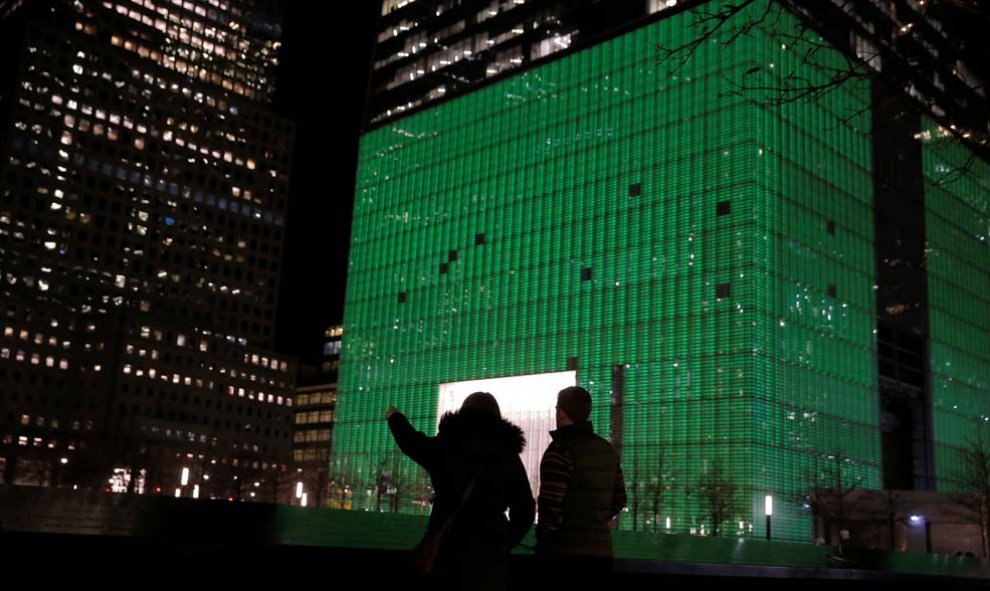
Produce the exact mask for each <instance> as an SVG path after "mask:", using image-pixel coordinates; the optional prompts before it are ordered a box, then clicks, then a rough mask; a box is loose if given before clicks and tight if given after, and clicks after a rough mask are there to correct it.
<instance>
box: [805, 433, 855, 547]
mask: <svg viewBox="0 0 990 591" xmlns="http://www.w3.org/2000/svg"><path fill="white" fill-rule="evenodd" d="M852 466H853V461H852V459H851V458H850V457H849V456H848V455H846V453H845V452H844V451H842V450H839V451H838V452H836V453H834V454H824V455H823V456H821V457H820V463H819V462H816V481H815V488H814V490H813V491H812V499H813V505H812V506H813V508H814V510H815V513H816V514H817V515H818V516H819V517H821V519H822V521H823V525H824V527H823V529H824V539H825V543H831V542H832V528H833V527H837V528H838V529H839V531H840V532H841V531H842V530H843V529H848V525H849V518H850V508H851V501H852V497H853V495H854V494H855V493H856V491H857V490H858V489H859V487H860V484H861V483H862V480H863V478H862V477H861V476H859V475H856V474H853V473H852Z"/></svg>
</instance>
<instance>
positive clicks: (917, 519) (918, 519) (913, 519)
mask: <svg viewBox="0 0 990 591" xmlns="http://www.w3.org/2000/svg"><path fill="white" fill-rule="evenodd" d="M910 519H911V523H921V520H922V519H924V518H923V517H922V516H921V515H912V516H911V517H910Z"/></svg>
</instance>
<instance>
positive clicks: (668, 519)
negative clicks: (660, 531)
mask: <svg viewBox="0 0 990 591" xmlns="http://www.w3.org/2000/svg"><path fill="white" fill-rule="evenodd" d="M666 525H667V529H670V517H668V518H667V519H666Z"/></svg>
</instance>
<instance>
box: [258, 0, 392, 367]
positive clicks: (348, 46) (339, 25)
mask: <svg viewBox="0 0 990 591" xmlns="http://www.w3.org/2000/svg"><path fill="white" fill-rule="evenodd" d="M282 5H283V10H284V22H283V29H284V34H283V47H282V54H281V64H280V69H279V72H278V80H277V91H276V95H275V111H276V112H277V113H279V114H281V115H282V116H284V117H287V118H288V119H290V120H292V121H294V122H295V123H296V142H295V151H294V154H293V163H292V177H291V187H290V190H289V214H288V222H287V226H286V241H285V249H284V255H283V257H282V284H281V289H280V291H279V307H278V320H277V323H276V332H275V348H276V350H277V351H279V352H281V353H288V354H290V355H294V356H296V357H299V358H300V359H301V360H304V361H307V360H309V361H314V360H317V359H318V358H319V354H320V351H321V348H322V336H323V329H324V327H325V326H327V325H328V324H331V323H339V322H341V321H342V320H343V305H344V287H345V283H346V279H347V251H348V243H349V241H350V233H351V206H352V204H353V200H354V173H355V168H356V162H357V142H358V133H359V130H360V126H361V121H362V120H363V118H364V115H363V113H364V100H365V95H366V91H367V77H368V71H369V69H370V67H371V66H370V64H371V51H372V47H373V44H374V40H375V31H374V27H375V22H376V17H377V12H378V6H379V3H378V2H370V1H368V0H363V1H361V2H347V3H337V2H303V1H301V0H285V1H284V2H283V3H282ZM344 7H346V10H349V11H351V12H346V13H345V12H343V11H342V10H341V9H342V8H344Z"/></svg>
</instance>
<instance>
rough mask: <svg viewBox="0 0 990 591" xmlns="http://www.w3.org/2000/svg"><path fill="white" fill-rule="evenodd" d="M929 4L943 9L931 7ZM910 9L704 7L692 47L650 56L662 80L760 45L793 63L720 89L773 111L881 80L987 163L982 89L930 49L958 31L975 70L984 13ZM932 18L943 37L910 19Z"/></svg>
mask: <svg viewBox="0 0 990 591" xmlns="http://www.w3.org/2000/svg"><path fill="white" fill-rule="evenodd" d="M934 4H939V6H937V7H935V6H930V5H934ZM949 4H951V5H954V6H957V8H951V7H949V6H947V5H949ZM910 10H914V11H916V14H912V13H911V12H910ZM910 10H905V11H904V13H903V14H900V13H901V10H898V16H896V17H895V16H885V11H884V10H883V8H882V7H878V6H877V3H876V2H873V1H871V0H832V1H824V2H823V1H821V0H736V1H729V2H709V3H704V4H702V5H701V6H699V7H697V8H695V9H693V10H692V11H691V12H690V16H689V17H687V18H690V19H692V20H691V24H690V25H688V26H689V28H690V29H691V33H692V34H691V35H690V40H689V41H686V42H684V43H682V44H680V45H675V46H665V45H658V46H656V52H657V56H658V61H659V62H660V63H662V64H663V65H665V66H666V67H667V74H668V75H669V76H675V75H678V73H679V72H680V70H682V69H683V68H684V67H685V66H686V65H687V64H688V63H689V62H690V61H691V59H692V58H693V57H694V56H695V55H696V54H697V53H698V52H699V51H700V50H702V49H703V48H706V47H708V46H711V45H713V44H714V45H717V46H720V47H727V46H731V45H732V44H734V43H736V42H738V41H740V40H743V39H745V38H748V37H756V36H761V37H763V38H765V39H769V40H771V41H773V42H774V43H775V44H777V46H779V47H780V48H781V49H783V50H785V51H788V52H789V53H790V54H791V55H793V56H796V58H797V59H792V60H786V61H787V62H788V64H756V63H754V64H753V65H752V66H751V67H750V68H749V69H747V70H745V71H738V72H730V73H729V74H725V73H723V74H722V75H721V76H722V78H723V80H724V81H725V82H726V83H727V85H728V86H729V87H730V88H731V89H732V90H730V91H727V92H725V93H723V94H725V95H736V96H740V97H744V98H746V99H748V100H750V101H752V102H753V103H755V104H759V105H762V106H768V107H773V106H779V105H782V104H786V103H790V102H795V101H799V100H800V101H812V102H814V101H817V100H818V99H820V98H822V97H823V96H826V95H828V94H830V93H832V92H833V91H836V90H837V89H840V88H842V87H843V86H845V84H846V83H847V82H849V81H851V80H856V79H861V80H863V79H873V78H878V77H881V76H882V77H884V79H885V80H887V81H889V82H891V83H892V84H893V85H894V86H896V87H899V88H900V89H901V91H902V92H903V93H904V94H905V95H907V96H910V97H912V98H913V100H914V102H915V103H916V104H917V105H918V106H919V108H920V109H921V110H922V111H924V112H925V113H926V114H927V115H928V116H930V117H932V118H933V119H935V120H937V121H939V123H940V124H941V125H942V127H943V128H945V129H947V130H951V133H952V134H953V135H954V136H955V137H956V138H957V139H959V140H961V141H963V142H964V143H966V144H967V145H969V147H970V148H971V149H973V150H974V151H978V152H980V153H981V154H983V155H984V157H987V156H988V155H990V149H988V148H987V146H988V145H990V137H988V136H990V134H988V131H990V126H988V125H987V119H988V118H990V107H988V105H987V104H986V102H985V101H984V100H983V98H982V96H981V95H980V89H979V86H978V85H975V86H974V83H973V82H971V81H967V79H966V78H965V77H961V76H960V71H961V70H960V69H959V68H958V67H957V66H956V65H955V62H953V61H952V60H944V59H940V56H939V55H938V54H935V53H934V52H931V51H930V48H931V47H934V46H937V45H940V44H945V43H949V40H951V39H953V38H954V37H953V36H952V35H951V34H950V30H956V29H959V28H960V26H961V27H962V28H963V29H965V31H966V34H967V38H966V39H965V41H966V42H965V43H961V44H957V45H958V46H959V48H960V51H961V52H962V55H966V56H967V57H966V58H965V59H966V60H967V61H966V65H968V66H980V64H982V61H983V60H982V54H983V53H985V52H982V51H981V49H984V48H986V47H987V43H986V41H983V40H981V39H979V34H978V33H974V32H973V30H974V29H976V27H974V26H973V25H972V24H971V21H975V20H977V17H979V18H982V19H984V20H987V21H990V19H987V17H986V16H985V15H984V16H979V15H981V14H982V13H981V12H980V11H978V10H975V9H973V8H972V7H970V6H969V5H968V4H967V3H966V2H962V1H957V2H951V3H950V2H944V3H929V5H925V4H921V5H918V6H915V7H913V8H911V9H910ZM787 13H789V14H790V15H794V16H796V17H797V18H796V19H794V18H790V17H787V20H786V22H785V21H784V18H785V16H784V15H785V14H787ZM929 16H934V17H935V18H938V19H939V20H938V22H939V23H940V24H944V25H946V27H948V28H945V29H944V30H943V28H942V27H941V26H937V27H931V26H924V27H914V24H915V23H914V21H915V20H918V21H919V22H924V21H925V20H926V18H928V17H929ZM885 18H886V19H887V20H884V19H885ZM902 21H903V22H902ZM822 23H827V25H828V26H822ZM904 23H908V24H904ZM902 25H903V26H902ZM899 27H900V30H898V28H899ZM969 37H973V38H969ZM881 66H882V67H881ZM947 85H948V86H947ZM950 86H951V88H950ZM861 112H863V111H862V110H860V111H857V112H855V113H848V114H846V117H845V118H846V119H847V120H849V119H851V118H852V117H853V116H855V115H857V114H859V113H861ZM970 164H971V163H967V164H966V165H964V166H962V167H960V170H959V171H958V172H953V173H952V174H951V175H950V177H949V178H948V179H947V180H953V179H954V178H955V177H957V176H959V175H962V174H965V172H967V171H968V168H969V165H970Z"/></svg>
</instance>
